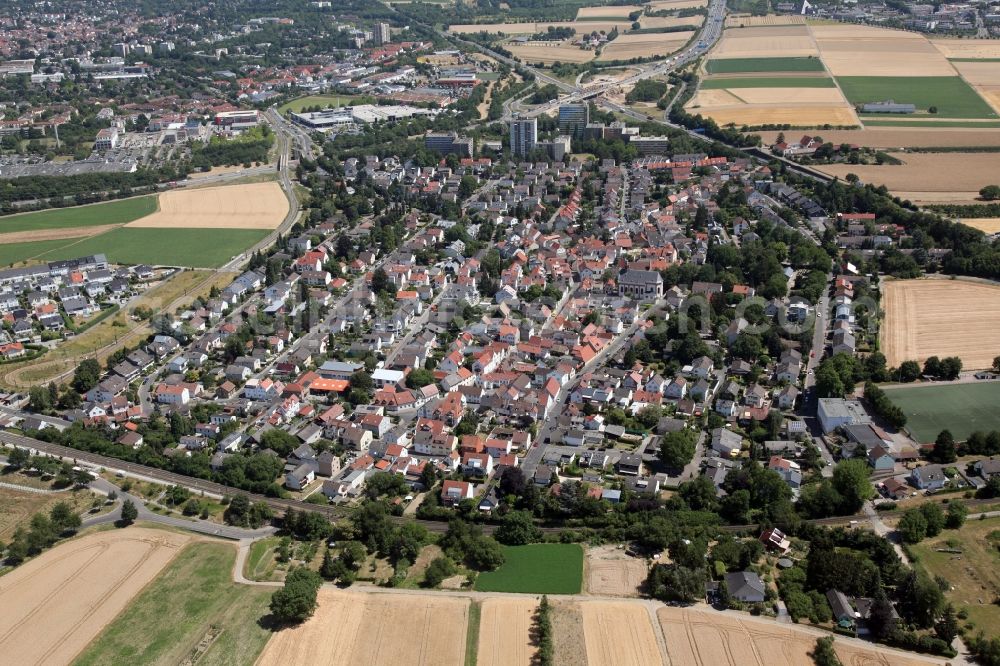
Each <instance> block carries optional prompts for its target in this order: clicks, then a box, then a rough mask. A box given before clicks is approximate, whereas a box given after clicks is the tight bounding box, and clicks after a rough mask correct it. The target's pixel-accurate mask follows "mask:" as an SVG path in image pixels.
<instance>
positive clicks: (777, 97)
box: [728, 87, 847, 106]
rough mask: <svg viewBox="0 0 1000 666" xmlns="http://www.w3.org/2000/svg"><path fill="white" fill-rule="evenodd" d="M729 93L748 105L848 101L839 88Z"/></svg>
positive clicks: (753, 90) (756, 90)
mask: <svg viewBox="0 0 1000 666" xmlns="http://www.w3.org/2000/svg"><path fill="white" fill-rule="evenodd" d="M728 90H729V92H731V93H732V94H734V95H736V96H737V97H739V98H740V99H741V100H743V101H744V102H746V103H747V104H786V105H787V103H788V102H789V101H794V103H795V104H796V105H800V104H801V105H803V106H808V105H812V104H841V105H846V104H847V100H845V99H844V96H843V95H842V94H841V92H840V89H839V88H795V89H791V88H735V87H734V88H728Z"/></svg>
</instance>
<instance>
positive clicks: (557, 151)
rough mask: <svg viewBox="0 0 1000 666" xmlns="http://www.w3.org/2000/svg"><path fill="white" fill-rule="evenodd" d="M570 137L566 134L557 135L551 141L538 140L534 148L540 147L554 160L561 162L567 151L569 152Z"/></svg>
mask: <svg viewBox="0 0 1000 666" xmlns="http://www.w3.org/2000/svg"><path fill="white" fill-rule="evenodd" d="M570 143H571V139H570V138H569V137H568V136H557V137H556V138H555V139H553V140H552V141H539V142H538V143H536V144H535V147H536V148H541V149H543V150H544V151H545V152H547V153H548V154H549V157H551V158H552V159H553V160H554V161H556V162H562V160H563V158H564V157H565V156H566V154H567V153H569V152H571V148H570Z"/></svg>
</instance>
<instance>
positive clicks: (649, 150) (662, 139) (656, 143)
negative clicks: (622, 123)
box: [629, 136, 670, 155]
mask: <svg viewBox="0 0 1000 666" xmlns="http://www.w3.org/2000/svg"><path fill="white" fill-rule="evenodd" d="M629 144H631V145H633V146H635V147H636V149H637V150H638V151H639V154H640V155H666V154H668V153H669V150H670V138H669V137H666V136H633V137H630V138H629Z"/></svg>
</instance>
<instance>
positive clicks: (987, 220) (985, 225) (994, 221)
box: [956, 217, 1000, 234]
mask: <svg viewBox="0 0 1000 666" xmlns="http://www.w3.org/2000/svg"><path fill="white" fill-rule="evenodd" d="M956 221H957V222H961V223H962V224H964V225H965V226H967V227H972V228H973V229H979V230H980V231H982V232H983V233H987V234H996V233H1000V217H978V218H977V217H963V218H962V219H960V220H956Z"/></svg>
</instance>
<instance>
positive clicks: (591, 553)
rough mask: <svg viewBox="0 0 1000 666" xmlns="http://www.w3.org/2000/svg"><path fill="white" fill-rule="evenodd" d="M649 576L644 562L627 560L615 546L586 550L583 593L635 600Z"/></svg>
mask: <svg viewBox="0 0 1000 666" xmlns="http://www.w3.org/2000/svg"><path fill="white" fill-rule="evenodd" d="M648 574H649V567H648V566H647V565H646V561H645V560H642V559H639V558H636V557H629V556H628V555H626V554H625V553H624V551H621V550H618V549H617V548H615V547H614V546H602V547H599V548H590V549H588V550H587V556H586V560H585V561H584V576H585V577H586V588H585V589H586V590H587V592H589V593H590V594H598V595H602V596H608V597H635V596H638V595H639V587H640V586H641V585H642V583H643V581H644V580H646V576H647V575H648Z"/></svg>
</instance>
